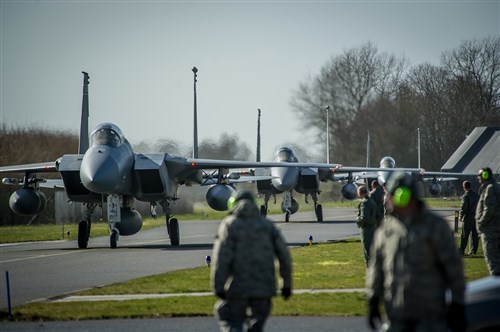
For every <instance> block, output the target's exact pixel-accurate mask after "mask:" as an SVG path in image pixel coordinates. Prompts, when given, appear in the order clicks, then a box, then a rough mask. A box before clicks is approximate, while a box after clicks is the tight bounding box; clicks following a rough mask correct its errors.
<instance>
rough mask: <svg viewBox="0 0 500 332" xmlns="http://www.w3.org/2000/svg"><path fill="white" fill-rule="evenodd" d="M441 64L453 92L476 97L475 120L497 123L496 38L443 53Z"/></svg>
mask: <svg viewBox="0 0 500 332" xmlns="http://www.w3.org/2000/svg"><path fill="white" fill-rule="evenodd" d="M441 64H442V66H443V67H444V68H445V69H446V71H447V72H448V74H449V75H450V80H453V81H454V83H455V85H456V89H459V90H460V91H461V92H462V93H465V95H466V96H467V98H470V99H471V100H473V101H474V100H476V99H477V98H479V100H478V101H477V102H479V105H477V106H476V107H477V109H476V110H475V115H477V119H478V121H479V122H483V123H484V122H487V123H490V124H499V123H500V121H499V117H500V37H498V36H497V37H488V38H483V39H474V40H470V41H464V42H462V44H461V45H460V46H459V47H458V48H456V49H453V50H451V51H446V52H443V55H442V57H441ZM464 87H467V89H464ZM467 92H468V93H467Z"/></svg>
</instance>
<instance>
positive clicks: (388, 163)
mask: <svg viewBox="0 0 500 332" xmlns="http://www.w3.org/2000/svg"><path fill="white" fill-rule="evenodd" d="M394 167H396V160H394V158H392V157H384V158H382V160H380V168H394Z"/></svg>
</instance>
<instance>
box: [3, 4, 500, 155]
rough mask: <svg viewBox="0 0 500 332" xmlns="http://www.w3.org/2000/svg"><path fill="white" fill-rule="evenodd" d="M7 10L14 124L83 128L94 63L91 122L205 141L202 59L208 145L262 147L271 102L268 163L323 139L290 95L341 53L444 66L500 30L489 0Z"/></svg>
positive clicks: (498, 13)
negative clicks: (229, 141) (282, 150)
mask: <svg viewBox="0 0 500 332" xmlns="http://www.w3.org/2000/svg"><path fill="white" fill-rule="evenodd" d="M0 8H1V45H0V47H1V48H0V53H1V54H0V55H1V60H0V61H1V63H0V73H1V96H0V97H1V105H0V106H1V109H0V122H2V123H3V124H7V125H8V126H17V127H24V126H29V125H31V124H37V125H40V126H42V127H46V128H48V129H58V130H71V131H73V132H75V133H77V132H78V128H79V121H80V109H81V100H82V96H81V92H82V74H81V71H82V70H84V71H87V72H88V73H89V74H90V87H89V90H90V119H89V121H90V127H91V128H93V127H94V126H96V125H97V124H99V123H101V122H113V123H115V124H117V125H118V126H119V127H120V128H121V129H122V131H123V132H124V134H125V136H126V137H127V138H128V139H129V141H130V142H131V143H132V144H135V143H138V142H139V141H141V140H155V139H159V138H173V139H175V140H177V141H179V142H180V143H182V144H185V145H188V144H192V137H193V128H192V126H193V72H192V71H191V69H192V68H193V66H196V67H197V68H198V70H199V72H198V83H197V96H198V120H199V123H198V136H199V140H200V142H201V141H202V140H203V139H206V138H212V139H218V138H219V137H220V134H221V133H222V132H227V133H229V134H238V136H239V138H240V140H241V141H243V142H245V143H247V144H248V145H249V147H250V148H251V149H252V151H255V145H256V131H257V128H256V127H257V109H258V108H260V109H262V118H261V121H262V124H261V127H262V132H261V137H262V160H270V159H271V157H272V152H273V150H274V148H275V147H276V146H277V145H278V144H282V143H289V142H291V143H295V142H297V143H300V144H302V145H306V144H308V145H309V146H311V147H314V146H313V145H312V142H313V141H314V135H315V133H314V132H306V131H304V130H303V128H302V127H301V124H300V122H299V121H298V120H297V119H296V118H295V116H294V114H293V113H292V111H291V108H290V106H289V102H290V99H291V97H292V95H293V93H294V91H295V90H296V89H297V88H298V86H299V83H301V82H304V81H306V80H307V79H308V78H311V77H315V76H316V75H318V73H319V69H320V68H321V66H323V65H324V64H325V63H326V62H327V61H328V60H329V59H330V57H332V56H336V55H339V54H341V53H342V52H343V51H345V50H346V49H349V48H352V47H358V46H360V45H361V44H363V43H366V42H368V41H371V42H373V43H374V44H375V45H376V46H377V47H378V49H379V51H380V52H389V53H393V54H395V55H397V56H403V55H404V56H406V57H407V58H408V59H409V60H410V62H411V64H412V65H415V64H419V63H424V62H430V63H433V64H439V58H440V55H441V52H442V51H444V50H450V49H453V48H456V47H458V46H459V45H460V43H461V41H463V40H470V39H473V38H481V37H487V36H498V35H499V33H500V6H499V1H480V0H475V1H243V2H241V1H83V0H81V1H4V0H1V7H0ZM374 144H375V142H374ZM315 148H316V149H318V150H320V151H321V150H324V148H325V147H324V146H316V147H315ZM162 152H168V151H162ZM75 153H76V151H75ZM331 159H332V161H333V162H338V163H342V162H343V161H341V160H336V159H335V157H334V156H332V157H331ZM33 162H37V161H35V160H34V161H33Z"/></svg>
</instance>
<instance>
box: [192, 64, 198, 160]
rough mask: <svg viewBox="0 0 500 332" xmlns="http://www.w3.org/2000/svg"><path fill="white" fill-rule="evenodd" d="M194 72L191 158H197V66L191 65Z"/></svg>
mask: <svg viewBox="0 0 500 332" xmlns="http://www.w3.org/2000/svg"><path fill="white" fill-rule="evenodd" d="M192 71H193V73H194V78H193V79H194V84H193V88H194V117H193V122H194V123H193V158H198V114H197V113H198V111H197V105H196V104H197V103H196V82H197V77H198V75H197V73H198V68H196V67H193V69H192Z"/></svg>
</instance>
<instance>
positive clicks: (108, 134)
mask: <svg viewBox="0 0 500 332" xmlns="http://www.w3.org/2000/svg"><path fill="white" fill-rule="evenodd" d="M124 141H125V137H124V136H123V133H122V131H121V130H120V128H118V127H117V126H115V125H114V124H112V123H102V124H100V125H98V126H97V127H96V129H94V131H93V132H92V134H91V135H90V146H95V145H107V146H111V147H114V148H116V147H119V146H120V145H122V143H123V142H124Z"/></svg>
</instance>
